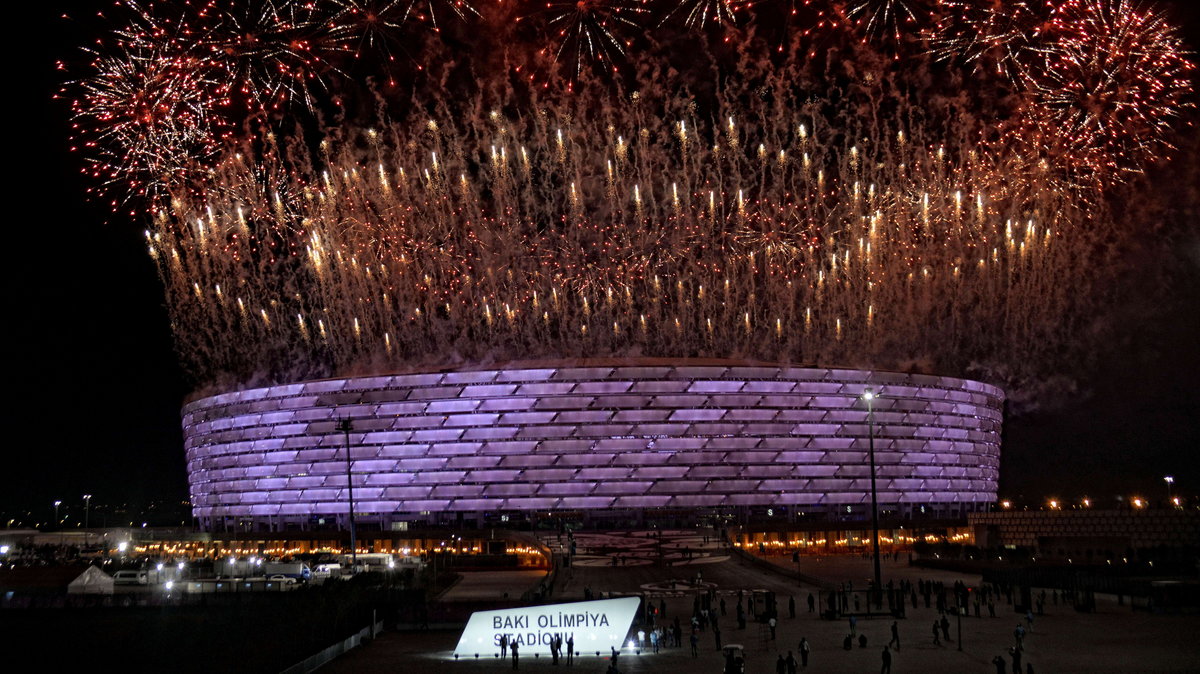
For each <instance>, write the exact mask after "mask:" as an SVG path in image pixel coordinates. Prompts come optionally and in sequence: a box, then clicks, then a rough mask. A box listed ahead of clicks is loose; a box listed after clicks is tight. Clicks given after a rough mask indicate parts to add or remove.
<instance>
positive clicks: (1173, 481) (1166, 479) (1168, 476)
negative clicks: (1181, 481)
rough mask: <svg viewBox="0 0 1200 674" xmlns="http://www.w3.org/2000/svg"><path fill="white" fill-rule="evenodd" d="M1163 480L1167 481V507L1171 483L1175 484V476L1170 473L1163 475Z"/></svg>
mask: <svg viewBox="0 0 1200 674" xmlns="http://www.w3.org/2000/svg"><path fill="white" fill-rule="evenodd" d="M1163 482H1166V483H1167V507H1168V508H1170V507H1171V505H1172V504H1171V485H1173V484H1175V478H1174V477H1171V476H1170V475H1166V476H1164V477H1163Z"/></svg>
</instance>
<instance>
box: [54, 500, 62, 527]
mask: <svg viewBox="0 0 1200 674" xmlns="http://www.w3.org/2000/svg"><path fill="white" fill-rule="evenodd" d="M60 505H62V501H55V502H54V526H56V527H57V526H58V525H59V522H60V520H59V519H58V506H60Z"/></svg>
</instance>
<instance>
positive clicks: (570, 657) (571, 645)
mask: <svg viewBox="0 0 1200 674" xmlns="http://www.w3.org/2000/svg"><path fill="white" fill-rule="evenodd" d="M654 652H655V653H657V652H658V648H655V649H654ZM573 664H575V633H574V632H572V633H571V634H569V635H567V666H568V667H570V666H571V665H573Z"/></svg>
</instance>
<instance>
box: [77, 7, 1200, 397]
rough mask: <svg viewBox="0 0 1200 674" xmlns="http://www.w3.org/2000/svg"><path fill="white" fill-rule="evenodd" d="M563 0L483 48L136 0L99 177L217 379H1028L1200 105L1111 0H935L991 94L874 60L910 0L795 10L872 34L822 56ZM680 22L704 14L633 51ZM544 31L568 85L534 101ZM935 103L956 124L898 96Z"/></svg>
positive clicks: (547, 50) (284, 14)
mask: <svg viewBox="0 0 1200 674" xmlns="http://www.w3.org/2000/svg"><path fill="white" fill-rule="evenodd" d="M544 3H545V4H543V5H540V6H539V7H538V8H537V9H536V11H529V12H527V13H525V14H524V15H523V16H522V17H521V19H519V20H518V21H519V22H520V23H521V24H522V25H531V26H535V27H536V28H538V29H541V30H540V31H539V30H525V29H522V30H521V31H517V30H515V29H514V25H515V24H516V23H517V22H516V21H514V22H508V19H509V18H511V16H512V15H513V14H514V13H516V12H517V10H509V11H507V12H506V11H502V8H497V9H496V11H495V12H489V19H488V20H492V19H493V18H495V19H496V20H497V25H496V26H495V27H496V29H497V31H498V32H500V31H508V32H502V34H499V35H498V36H488V37H489V39H490V40H491V42H489V44H497V45H504V43H505V40H507V39H508V38H509V37H511V36H525V39H527V36H528V35H530V34H533V35H536V36H538V37H537V39H538V40H541V42H539V43H538V44H536V45H528V44H522V45H519V46H518V48H514V49H512V50H507V51H505V50H503V49H502V50H499V51H503V52H504V53H503V55H502V56H495V57H493V56H491V54H492V52H491V51H489V50H479V52H480V53H467V52H469V51H470V50H461V49H459V47H460V45H459V42H460V41H461V40H469V39H470V38H469V36H462V35H439V34H437V33H436V32H433V33H430V32H425V31H422V32H414V31H413V30H411V28H412V27H413V26H417V25H420V24H422V23H427V25H430V26H433V27H435V28H436V27H437V26H438V21H439V20H440V19H439V18H438V17H439V16H450V15H455V16H460V17H465V16H467V15H474V14H476V12H475V9H474V8H473V7H472V6H470V5H466V4H461V3H456V2H449V3H436V4H426V3H420V2H415V1H413V0H407V1H405V0H400V1H396V2H389V1H387V0H379V1H378V2H373V1H371V0H338V2H336V3H334V2H329V3H324V2H318V3H293V2H288V1H286V0H277V1H271V0H253V1H251V2H249V3H242V2H237V3H235V2H232V1H222V2H216V1H214V2H210V3H209V4H205V5H203V6H194V5H190V4H184V5H168V6H166V7H167V9H163V8H161V7H142V6H139V5H128V7H129V8H130V9H132V10H133V14H134V15H135V17H134V19H133V20H132V21H131V23H130V25H129V26H126V27H122V28H121V29H119V30H118V31H116V32H115V34H114V35H115V36H116V39H115V40H113V43H114V44H112V45H105V46H104V47H102V48H100V49H98V50H97V52H96V57H95V59H94V62H93V67H94V69H95V75H94V76H93V77H91V78H89V79H87V80H85V81H83V82H82V83H81V84H80V87H79V91H80V95H79V96H78V98H77V101H76V103H75V112H76V123H77V125H78V127H79V129H80V131H79V133H80V136H81V137H82V138H83V139H85V143H84V144H85V145H86V146H87V148H88V149H89V151H90V160H91V161H92V162H93V163H92V164H91V166H90V168H89V170H90V171H91V172H92V173H94V174H95V175H97V176H98V177H100V178H101V179H103V180H106V181H108V182H109V183H111V184H114V185H116V184H122V185H124V186H126V187H128V188H129V189H130V191H131V192H132V193H134V194H136V196H138V197H139V199H142V200H143V203H145V204H146V205H147V210H150V211H152V212H153V213H154V214H155V215H154V217H153V219H152V222H151V223H150V226H149V228H148V230H147V233H146V237H147V241H146V243H147V246H148V249H149V251H150V254H151V256H152V257H153V258H154V259H155V260H156V262H157V264H158V267H159V270H160V272H161V274H162V278H163V282H164V286H165V288H166V293H167V304H168V307H169V310H170V313H171V318H172V325H173V327H174V329H175V331H176V336H177V340H178V343H179V346H180V351H181V353H183V354H184V358H185V360H186V361H187V364H188V366H189V368H190V369H191V370H192V372H193V373H194V374H195V376H196V378H197V380H198V381H210V380H212V379H215V378H218V377H221V376H224V375H229V374H232V375H233V376H235V377H238V378H244V377H246V376H249V374H250V373H255V372H259V373H261V372H269V373H270V376H272V377H274V376H278V377H287V376H293V375H295V374H304V375H319V374H331V373H344V372H348V371H355V370H368V369H370V370H377V369H388V368H394V367H399V366H402V365H405V366H407V365H412V364H415V363H419V362H422V359H430V358H432V359H437V360H439V361H441V360H444V359H446V358H451V359H454V358H458V359H475V360H486V359H493V360H494V359H507V358H528V357H538V356H549V357H570V356H591V355H616V356H619V355H630V354H640V355H657V356H664V357H675V356H721V357H726V356H737V357H753V358H761V359H768V360H779V361H787V362H796V363H818V362H820V363H846V364H852V365H863V366H873V367H903V366H904V363H909V362H913V361H922V362H929V363H936V364H937V365H938V367H940V368H942V369H944V370H946V371H957V372H963V371H965V369H966V368H968V367H970V366H973V365H974V364H978V363H989V362H997V361H1001V362H1020V363H1029V364H1030V365H1029V367H1031V368H1032V367H1036V363H1037V362H1038V360H1039V354H1046V353H1055V352H1056V351H1055V350H1056V349H1059V348H1061V346H1062V345H1063V343H1064V340H1065V336H1066V335H1077V334H1079V333H1080V332H1081V330H1079V328H1080V326H1081V325H1082V324H1084V323H1085V322H1086V320H1087V315H1088V305H1087V301H1086V298H1087V297H1089V295H1090V293H1089V290H1090V289H1091V287H1092V286H1091V284H1093V283H1098V282H1099V279H1098V276H1099V275H1098V274H1077V273H1073V272H1075V271H1078V270H1080V269H1091V270H1106V269H1109V268H1113V267H1116V266H1117V261H1116V260H1114V259H1113V258H1112V257H1106V256H1111V255H1115V253H1113V252H1112V251H1113V250H1115V249H1116V248H1118V247H1113V246H1096V245H1094V244H1095V242H1096V241H1097V240H1102V239H1103V240H1118V239H1119V238H1120V237H1121V236H1122V235H1123V234H1122V230H1121V229H1120V228H1118V227H1117V226H1116V223H1114V222H1113V220H1112V219H1111V218H1110V216H1109V213H1108V211H1107V210H1106V208H1105V203H1106V201H1105V189H1106V187H1108V186H1111V184H1112V183H1113V182H1115V177H1116V176H1120V175H1121V174H1123V173H1126V172H1128V171H1130V170H1136V169H1137V168H1138V167H1140V166H1141V165H1142V163H1144V162H1145V161H1147V160H1148V159H1150V158H1152V157H1154V156H1156V155H1157V154H1158V153H1161V151H1162V150H1163V148H1165V147H1168V146H1169V135H1168V133H1169V130H1170V129H1169V125H1170V122H1171V120H1172V119H1173V117H1174V115H1176V114H1177V113H1178V111H1179V110H1180V109H1181V108H1183V107H1185V106H1186V100H1187V99H1186V95H1187V93H1188V92H1189V91H1190V89H1189V83H1188V81H1187V76H1188V75H1189V74H1190V70H1191V67H1192V66H1191V64H1190V63H1189V62H1188V61H1187V59H1186V53H1185V52H1184V51H1183V50H1182V45H1181V44H1180V42H1179V39H1178V37H1177V35H1176V34H1175V32H1174V30H1173V29H1172V28H1171V27H1170V26H1169V25H1168V24H1167V23H1166V22H1165V21H1163V20H1162V18H1161V16H1160V15H1158V14H1156V13H1154V12H1151V11H1148V10H1143V9H1140V8H1137V7H1135V6H1133V5H1130V4H1128V3H1126V2H1124V1H1123V0H1072V1H1071V2H1068V3H1066V4H1063V5H1061V6H1057V7H1043V6H1041V5H1039V6H1038V7H1036V8H1031V7H1030V6H1029V5H1027V4H1026V3H1023V2H1017V3H1010V4H1007V5H1006V6H1005V7H1007V9H1005V8H1003V7H1001V6H999V5H996V4H987V5H979V6H975V5H970V6H968V5H967V4H964V3H962V2H960V0H946V8H948V10H955V11H947V12H946V16H944V17H943V20H942V21H940V22H939V23H938V24H937V27H936V29H935V31H934V33H935V35H936V36H940V37H938V38H937V39H938V40H941V42H940V43H935V46H934V51H935V52H936V53H937V55H938V56H942V57H950V56H955V57H958V56H961V57H963V60H964V61H965V62H966V63H967V64H969V65H970V67H972V68H975V67H978V66H979V64H980V63H983V62H988V63H989V67H990V64H991V63H992V62H993V60H994V62H995V63H996V64H998V65H997V67H998V68H1000V70H1001V71H1006V72H1008V73H1009V74H1010V75H1012V77H1011V79H1012V81H1013V83H1014V84H1015V86H1013V87H1009V86H1007V85H1006V86H1003V87H996V88H998V89H1003V90H1004V92H1003V95H1002V98H1003V102H998V99H999V98H1001V97H998V96H997V95H996V94H995V93H994V92H990V91H983V92H974V91H972V90H969V89H968V90H963V91H958V90H957V89H956V90H955V92H954V93H955V95H954V96H944V95H942V93H943V92H944V90H945V89H946V87H947V85H945V84H944V83H943V84H939V83H937V82H933V81H931V80H932V79H934V78H936V77H938V71H939V70H948V71H950V77H948V78H947V79H948V80H953V81H959V80H957V79H955V78H957V77H959V76H961V75H963V74H964V72H963V71H962V70H961V69H960V67H961V66H962V63H961V62H960V61H959V60H958V59H957V58H953V59H951V58H947V59H946V60H947V61H948V63H947V65H946V66H945V67H944V68H931V67H929V63H928V62H927V61H921V59H923V58H925V54H923V53H922V54H918V55H907V56H908V57H910V58H913V59H914V65H916V66H918V67H914V68H912V69H908V68H898V67H893V66H892V64H890V63H887V61H888V59H887V58H884V54H885V52H886V54H887V55H891V56H894V57H895V58H900V56H901V54H902V53H903V52H904V50H905V49H906V48H907V47H908V46H911V44H910V43H912V42H913V40H911V39H909V38H910V36H912V35H915V28H914V26H915V24H916V23H917V22H918V19H922V18H923V17H922V16H920V15H919V14H918V13H917V11H916V10H915V9H913V7H914V6H916V5H915V4H912V3H908V2H902V1H900V0H890V1H884V0H880V1H878V2H876V1H867V0H862V1H861V2H857V3H854V4H853V5H852V6H851V7H850V8H849V9H846V7H845V6H844V5H835V6H833V7H832V8H830V9H828V10H826V9H825V8H813V9H811V11H810V10H809V9H806V10H805V12H804V13H805V15H806V16H808V15H812V16H813V17H815V19H814V21H816V22H817V23H816V24H814V26H812V27H810V28H815V29H816V30H822V31H823V30H824V29H825V27H830V26H838V27H841V26H843V25H844V24H845V23H846V21H847V19H849V20H850V21H851V22H852V23H853V24H854V25H855V26H856V27H857V28H856V29H855V30H853V31H849V32H843V31H827V32H828V34H827V35H824V34H823V35H822V36H821V39H822V40H827V41H828V42H829V43H830V44H831V45H837V46H838V47H839V48H831V49H830V50H828V55H827V56H826V57H825V58H824V60H822V58H821V57H820V56H819V55H818V53H817V52H816V51H815V50H813V49H811V48H804V47H802V42H805V41H810V38H808V31H802V35H803V37H792V38H785V40H784V41H782V42H776V41H775V39H776V38H777V37H778V34H777V32H771V31H768V30H764V31H762V34H761V35H760V34H758V32H757V31H755V30H747V31H727V33H726V35H725V40H724V41H722V42H721V43H720V44H715V43H714V44H713V46H712V47H708V46H706V45H708V44H710V43H711V41H710V40H709V39H708V36H706V35H697V34H696V33H702V32H706V31H703V30H699V29H706V28H707V27H709V26H711V25H713V24H714V23H715V24H726V25H728V24H731V23H733V22H734V18H735V10H737V9H740V8H743V7H746V6H747V5H748V3H731V2H728V1H727V0H686V1H683V2H678V3H673V4H670V5H669V6H668V7H666V8H665V9H663V10H661V12H660V13H659V14H657V15H651V14H650V13H649V12H648V10H649V9H651V8H650V7H648V6H647V5H646V4H644V3H642V2H640V1H639V0H577V1H576V2H566V1H565V0H549V1H548V2H546V1H545V0H544ZM957 10H962V11H961V12H958V15H959V19H958V23H954V22H953V21H951V19H950V18H949V17H950V15H954V14H955V13H956V11H957ZM493 14H494V15H495V16H494V17H493V16H491V15H493ZM163 15H165V16H167V17H168V18H165V19H164V18H162V17H163ZM660 17H661V18H660ZM665 20H674V21H677V22H678V23H680V24H682V25H684V26H686V27H689V28H694V29H698V30H693V31H682V30H679V29H678V28H672V29H667V31H665V32H666V33H667V34H668V35H669V37H670V40H669V41H667V44H669V45H670V47H669V48H670V50H671V53H669V54H666V53H664V51H663V50H664V49H665V48H664V47H662V45H660V44H659V43H657V42H656V41H655V40H654V39H645V40H641V42H640V43H639V45H638V47H637V48H631V47H630V45H631V43H633V42H635V41H637V40H640V39H641V36H642V33H643V32H644V31H646V30H647V29H645V28H643V26H644V25H647V24H650V25H654V24H657V25H659V26H661V25H662V21H665ZM789 20H790V19H789ZM971 31H976V32H977V33H979V34H978V35H972V34H971ZM405 35H408V36H412V35H420V39H421V43H420V44H421V45H422V49H425V50H427V51H426V52H423V54H422V58H421V66H422V68H421V69H418V68H414V69H411V70H413V71H417V70H421V73H420V74H419V75H417V74H413V75H412V78H413V83H412V86H411V87H405V86H403V85H397V86H396V87H394V88H389V89H388V90H387V91H386V92H378V91H376V90H375V89H374V88H372V87H364V86H362V83H360V82H355V81H353V78H352V76H351V73H350V70H353V69H348V68H346V67H345V64H346V61H347V60H348V59H352V58H354V57H358V56H363V55H364V54H366V53H367V52H373V53H374V55H373V56H372V57H371V58H366V59H363V62H364V63H366V64H367V65H372V64H378V63H379V62H380V61H382V62H384V63H385V64H386V63H387V62H390V61H391V60H392V56H391V53H392V52H391V50H392V49H393V48H394V47H396V48H403V45H404V44H405V42H404V36H405ZM862 35H866V36H867V37H868V38H878V37H880V36H887V37H888V38H889V39H888V40H887V48H886V49H882V50H881V49H875V48H874V47H873V46H872V45H871V44H870V43H868V44H866V45H858V44H854V43H851V42H850V41H851V40H854V41H855V42H856V41H857V40H858V39H859V37H861V36H862ZM839 40H840V41H841V42H838V41H839ZM685 43H686V48H695V49H697V50H698V51H702V52H703V53H702V54H700V58H697V59H686V58H678V57H679V55H680V54H686V49H683V48H680V47H679V45H681V44H685ZM731 43H732V44H731ZM768 43H770V44H768ZM782 44H786V45H787V48H786V49H785V48H780V47H779V46H778V45H782ZM938 45H940V46H938ZM529 47H533V48H529ZM840 47H848V48H847V49H841V48H840ZM533 52H540V53H542V54H543V55H552V56H553V58H554V60H555V61H556V62H557V63H558V64H559V66H560V70H562V71H565V72H566V73H567V74H568V75H569V77H570V79H571V82H572V86H571V87H569V88H568V89H567V90H566V91H562V90H556V89H550V88H549V87H538V86H531V85H530V84H529V81H530V78H527V77H526V74H525V73H526V72H527V71H521V68H522V67H524V66H527V65H528V66H532V64H533V63H535V62H536V59H534V58H532V57H530V56H529V55H530V54H531V53H533ZM378 55H383V58H378ZM519 58H527V59H529V60H528V62H522V63H518V64H516V65H515V66H514V67H513V68H512V69H511V70H510V69H509V67H508V63H509V60H510V59H513V60H515V59H519ZM722 59H724V60H722ZM546 60H549V59H546ZM618 60H623V61H624V63H625V64H627V66H626V67H623V68H622V72H623V74H622V76H621V77H616V78H614V77H591V76H588V75H587V72H586V71H588V70H590V69H593V68H594V69H596V70H610V69H612V68H613V67H614V66H615V65H616V62H617V61H618ZM496 61H502V62H503V63H504V65H503V66H502V67H497V63H496ZM499 72H503V73H506V74H504V75H494V76H493V75H489V76H486V77H484V76H482V75H480V73H493V74H494V73H499ZM910 72H912V73H916V75H913V76H911V77H915V78H918V79H911V78H910V74H909V73H910ZM980 79H986V80H988V81H989V82H991V83H992V85H994V79H993V78H980ZM417 82H420V83H422V84H417ZM360 90H361V91H362V92H364V93H363V94H362V95H361V96H358V98H359V99H360V101H359V102H361V101H365V100H370V101H371V103H372V104H371V105H367V106H360V107H358V108H356V107H355V106H352V105H351V106H347V107H348V108H350V110H339V116H338V117H337V119H338V120H339V121H338V122H337V123H335V124H332V125H330V124H328V121H327V120H326V119H325V118H324V117H322V116H320V115H317V114H313V113H314V112H319V111H321V110H323V109H324V107H325V104H326V103H329V100H327V99H329V98H332V97H337V98H338V100H339V101H340V100H342V99H343V98H345V99H351V98H352V97H355V96H356V94H358V93H359V91H360ZM1014 90H1015V92H1014ZM930 91H934V92H935V93H934V94H933V96H935V97H937V98H936V100H938V101H939V102H938V104H937V105H938V107H937V108H936V110H937V112H936V114H935V113H932V112H930V111H931V110H933V108H929V107H927V106H928V101H925V100H917V96H918V95H923V94H917V93H904V92H930ZM396 93H399V95H400V98H399V100H391V99H388V98H387V97H388V96H394V95H395V94H396ZM974 93H978V94H979V96H978V98H979V99H981V101H976V100H974V98H975V97H974V96H972V94H974ZM293 101H294V102H297V103H299V104H298V105H291V106H289V105H288V103H289V102H293ZM366 108H370V110H371V111H370V112H365V111H364V110H365V109H366ZM388 110H393V111H395V110H400V111H402V114H401V115H400V118H399V119H391V118H390V117H389V113H388V112H386V111H388ZM235 129H236V130H237V131H236V132H235V131H234V130H235ZM319 138H324V140H323V141H321V142H319V143H318V142H317V140H316V139H319ZM1064 279H1069V282H1064ZM448 353H452V354H453V355H452V356H447V355H446V354H448ZM293 366H295V367H297V368H302V369H303V370H304V371H303V372H297V371H296V370H294V369H288V368H292V367H293Z"/></svg>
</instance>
